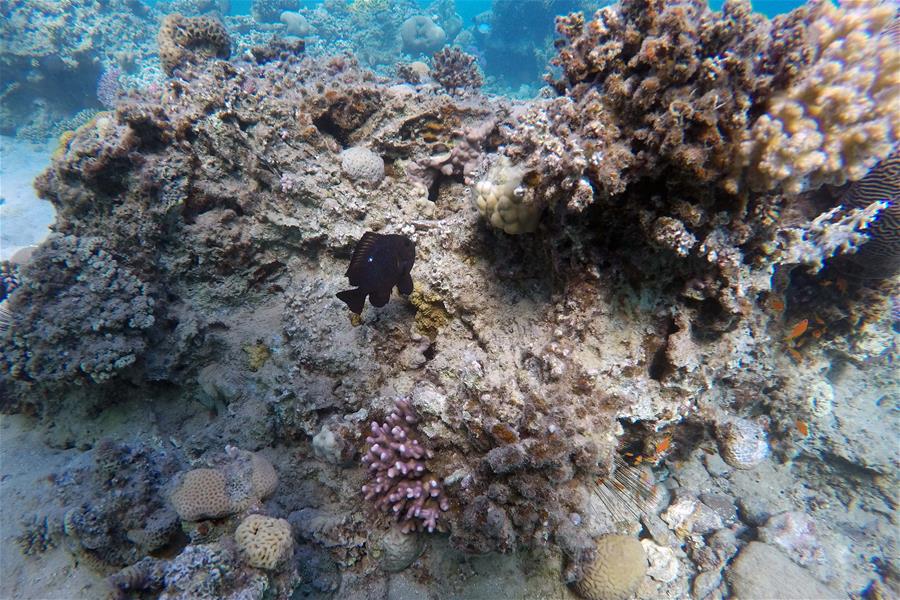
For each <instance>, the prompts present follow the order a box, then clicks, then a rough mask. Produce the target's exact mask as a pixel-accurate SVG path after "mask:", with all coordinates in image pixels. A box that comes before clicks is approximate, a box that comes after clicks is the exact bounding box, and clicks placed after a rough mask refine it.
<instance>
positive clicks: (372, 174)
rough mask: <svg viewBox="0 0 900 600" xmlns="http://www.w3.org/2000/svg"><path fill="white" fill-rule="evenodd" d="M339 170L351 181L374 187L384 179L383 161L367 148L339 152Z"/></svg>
mask: <svg viewBox="0 0 900 600" xmlns="http://www.w3.org/2000/svg"><path fill="white" fill-rule="evenodd" d="M341 168H342V169H343V170H344V173H346V174H347V177H349V178H350V179H352V180H353V181H364V182H366V183H371V184H373V185H376V184H378V183H380V182H381V180H382V179H384V160H382V158H381V157H380V156H378V155H377V154H375V153H374V152H372V151H371V150H369V149H368V148H360V147H357V148H347V149H346V150H344V151H343V152H341Z"/></svg>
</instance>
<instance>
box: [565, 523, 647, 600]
mask: <svg viewBox="0 0 900 600" xmlns="http://www.w3.org/2000/svg"><path fill="white" fill-rule="evenodd" d="M646 572H647V556H646V554H645V553H644V547H643V546H641V543H640V542H639V541H638V540H636V539H634V538H631V537H626V536H623V535H605V536H603V537H601V538H600V539H598V540H597V547H596V557H595V558H594V560H593V561H592V562H591V563H590V564H588V565H587V566H585V568H584V576H583V577H582V579H581V580H579V581H578V582H576V583H575V586H574V587H575V592H576V593H577V594H578V595H579V596H581V597H582V598H584V599H585V600H625V599H626V598H628V597H629V596H631V595H632V594H634V592H635V591H636V590H637V588H638V586H639V585H640V583H641V581H643V579H644V575H645V574H646Z"/></svg>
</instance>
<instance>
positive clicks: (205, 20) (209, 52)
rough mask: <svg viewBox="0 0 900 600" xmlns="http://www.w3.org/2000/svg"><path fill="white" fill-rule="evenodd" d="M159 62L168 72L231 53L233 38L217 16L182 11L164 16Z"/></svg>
mask: <svg viewBox="0 0 900 600" xmlns="http://www.w3.org/2000/svg"><path fill="white" fill-rule="evenodd" d="M156 39H157V43H158V44H159V61H160V63H162V68H163V71H164V72H165V73H166V75H172V74H173V73H174V72H175V70H176V69H179V68H181V67H183V66H184V65H187V64H202V63H203V62H205V61H207V60H209V59H211V58H225V59H227V58H228V57H229V56H231V38H230V37H229V36H228V31H226V30H225V26H224V25H222V23H221V22H220V21H219V20H218V19H215V18H213V17H185V16H182V15H180V14H178V13H175V14H171V15H167V16H166V18H165V19H163V22H162V25H161V26H160V28H159V34H158V35H157V38H156Z"/></svg>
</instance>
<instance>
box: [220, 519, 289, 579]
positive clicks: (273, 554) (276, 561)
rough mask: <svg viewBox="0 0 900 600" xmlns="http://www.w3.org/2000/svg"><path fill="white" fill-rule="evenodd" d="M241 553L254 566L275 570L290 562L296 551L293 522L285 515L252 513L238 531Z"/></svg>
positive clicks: (236, 540)
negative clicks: (286, 518) (279, 517)
mask: <svg viewBox="0 0 900 600" xmlns="http://www.w3.org/2000/svg"><path fill="white" fill-rule="evenodd" d="M234 540H235V542H237V546H238V550H240V553H241V556H243V557H244V559H245V560H246V561H247V563H248V564H249V565H250V566H253V567H256V568H258V569H268V570H273V569H276V568H278V567H279V566H281V565H283V564H284V563H286V562H287V561H288V560H289V559H290V558H291V555H292V554H293V551H294V536H293V535H292V534H291V525H290V523H288V522H287V521H285V520H284V519H276V518H273V517H266V516H263V515H250V516H249V517H247V518H246V519H244V520H243V521H241V524H240V525H238V528H237V530H236V531H235V532H234Z"/></svg>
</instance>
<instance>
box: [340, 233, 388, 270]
mask: <svg viewBox="0 0 900 600" xmlns="http://www.w3.org/2000/svg"><path fill="white" fill-rule="evenodd" d="M380 237H381V234H380V233H375V232H374V231H367V232H365V233H364V234H363V236H362V237H361V238H359V241H358V242H357V243H356V248H354V249H353V257H352V258H351V259H350V266H349V267H347V272H346V273H345V274H344V275H345V277H353V273H354V272H356V271H357V270H358V269H359V268H360V267H361V266H362V265H364V264H365V261H366V257H368V255H369V254H370V252H371V251H372V247H373V246H374V245H375V243H376V242H377V241H378V239H379V238H380Z"/></svg>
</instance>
